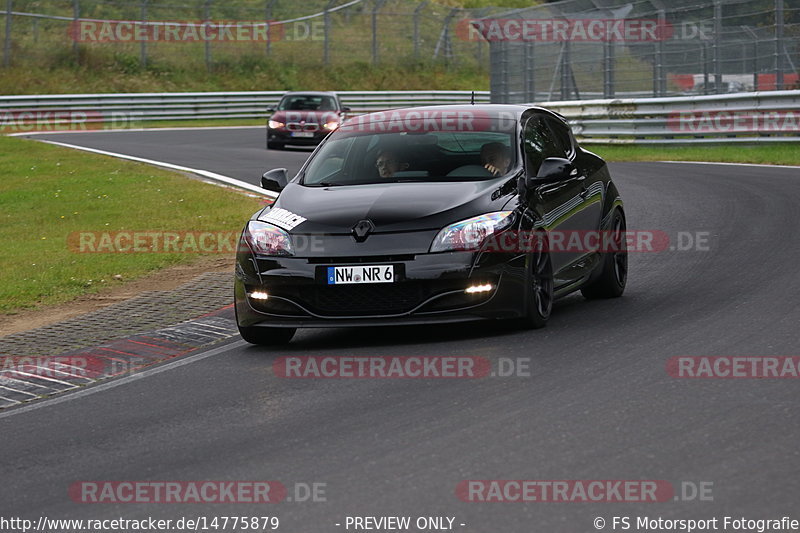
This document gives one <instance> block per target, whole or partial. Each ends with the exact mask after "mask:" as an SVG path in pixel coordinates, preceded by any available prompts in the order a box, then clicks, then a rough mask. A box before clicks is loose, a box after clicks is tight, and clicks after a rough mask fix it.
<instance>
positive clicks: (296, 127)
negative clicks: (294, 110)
mask: <svg viewBox="0 0 800 533" xmlns="http://www.w3.org/2000/svg"><path fill="white" fill-rule="evenodd" d="M286 129H287V130H289V131H319V124H316V123H314V122H306V123H305V124H300V123H299V122H289V123H287V124H286Z"/></svg>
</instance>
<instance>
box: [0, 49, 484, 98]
mask: <svg viewBox="0 0 800 533" xmlns="http://www.w3.org/2000/svg"><path fill="white" fill-rule="evenodd" d="M86 55H93V56H94V57H92V59H91V60H89V59H87V60H86V62H85V63H83V64H80V65H70V64H57V65H52V66H42V65H38V64H29V65H19V66H12V67H10V68H8V69H3V70H2V74H3V75H2V76H0V94H73V93H75V94H82V93H111V92H119V93H136V92H195V91H198V92H202V91H289V90H311V89H313V90H320V91H326V90H336V91H373V90H374V91H383V90H475V91H484V90H488V89H489V75H488V71H486V70H484V69H483V68H479V67H476V66H469V65H464V66H460V67H453V66H451V67H449V68H448V67H445V66H443V65H439V64H428V63H424V62H419V63H418V62H408V63H406V64H403V65H397V64H391V65H388V64H382V65H378V66H372V65H370V64H369V63H367V62H363V61H362V62H354V63H351V64H347V65H338V66H331V67H326V68H323V67H322V65H321V64H319V62H317V64H316V65H311V64H308V65H301V66H298V65H295V64H286V63H282V62H278V61H273V60H269V59H266V58H258V59H255V60H253V61H244V60H242V61H241V63H239V62H235V63H234V62H231V63H228V64H225V65H217V66H216V67H215V68H214V70H213V71H212V72H206V71H205V69H200V68H197V66H196V65H190V66H188V67H185V68H184V67H181V66H177V65H175V66H170V67H168V68H167V67H166V66H165V67H159V66H158V65H154V66H151V67H147V68H146V69H142V70H141V71H137V72H126V69H125V67H124V65H123V64H120V63H119V62H117V60H116V59H115V57H114V56H108V55H106V54H103V53H102V52H101V51H97V52H92V53H89V52H87V54H86ZM320 71H324V72H325V75H324V76H321V75H320Z"/></svg>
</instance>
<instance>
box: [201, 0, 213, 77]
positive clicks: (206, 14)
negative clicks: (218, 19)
mask: <svg viewBox="0 0 800 533" xmlns="http://www.w3.org/2000/svg"><path fill="white" fill-rule="evenodd" d="M213 1H214V0H206V2H205V5H204V7H203V24H208V23H209V21H210V20H211V2H213ZM204 44H205V55H206V71H207V72H211V41H210V40H209V39H205V43H204Z"/></svg>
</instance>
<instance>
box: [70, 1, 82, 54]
mask: <svg viewBox="0 0 800 533" xmlns="http://www.w3.org/2000/svg"><path fill="white" fill-rule="evenodd" d="M72 18H73V19H74V24H75V28H76V31H77V28H78V20H79V19H80V18H81V2H80V0H72ZM72 52H73V53H74V54H75V61H76V62H77V61H80V59H81V57H80V50H79V48H78V39H77V34H76V35H75V37H73V39H72Z"/></svg>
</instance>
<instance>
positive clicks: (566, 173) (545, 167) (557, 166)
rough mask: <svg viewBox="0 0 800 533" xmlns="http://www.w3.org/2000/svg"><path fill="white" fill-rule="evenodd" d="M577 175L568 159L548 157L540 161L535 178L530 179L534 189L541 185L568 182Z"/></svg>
mask: <svg viewBox="0 0 800 533" xmlns="http://www.w3.org/2000/svg"><path fill="white" fill-rule="evenodd" d="M577 175H578V169H577V168H575V165H574V164H573V163H572V161H570V160H569V159H564V158H563V157H548V158H547V159H545V160H544V161H542V164H541V166H540V167H539V171H538V172H537V173H536V177H535V178H533V179H532V181H533V183H531V185H533V186H534V187H535V186H536V185H537V184H539V185H541V184H543V183H555V182H557V181H564V180H568V179H569V178H574V177H575V176H577Z"/></svg>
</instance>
